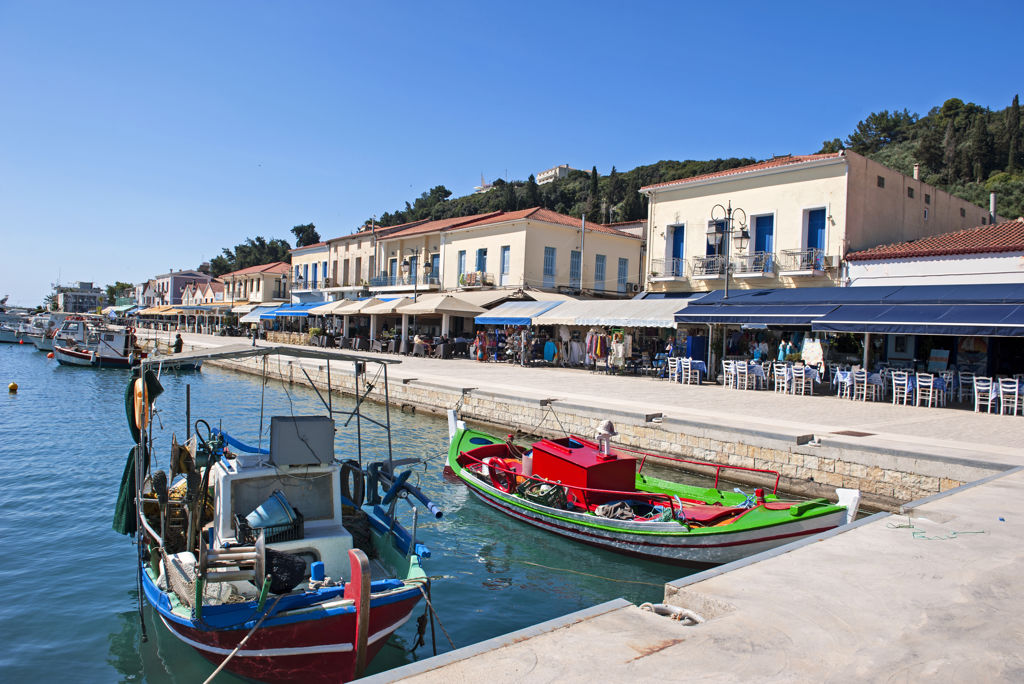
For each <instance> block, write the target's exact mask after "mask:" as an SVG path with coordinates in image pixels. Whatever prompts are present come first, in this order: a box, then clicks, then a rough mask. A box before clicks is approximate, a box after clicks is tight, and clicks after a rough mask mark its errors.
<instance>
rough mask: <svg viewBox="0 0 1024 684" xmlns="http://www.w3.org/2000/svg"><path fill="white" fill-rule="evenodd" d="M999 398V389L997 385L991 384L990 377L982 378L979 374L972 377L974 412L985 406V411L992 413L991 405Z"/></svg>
mask: <svg viewBox="0 0 1024 684" xmlns="http://www.w3.org/2000/svg"><path fill="white" fill-rule="evenodd" d="M998 398H999V390H998V389H997V386H996V385H994V384H993V382H992V378H984V377H981V376H975V377H974V412H975V413H979V412H980V411H981V407H982V406H984V407H985V411H986V412H988V413H992V405H993V404H995V403H996V400H997V399H998Z"/></svg>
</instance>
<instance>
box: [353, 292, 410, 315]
mask: <svg viewBox="0 0 1024 684" xmlns="http://www.w3.org/2000/svg"><path fill="white" fill-rule="evenodd" d="M410 304H412V297H399V298H398V299H392V300H390V301H387V302H378V303H376V304H374V305H373V306H364V307H362V308H360V309H359V313H360V314H362V315H364V316H365V315H371V314H377V315H380V314H384V315H388V314H395V313H402V308H403V307H406V306H409V305H410Z"/></svg>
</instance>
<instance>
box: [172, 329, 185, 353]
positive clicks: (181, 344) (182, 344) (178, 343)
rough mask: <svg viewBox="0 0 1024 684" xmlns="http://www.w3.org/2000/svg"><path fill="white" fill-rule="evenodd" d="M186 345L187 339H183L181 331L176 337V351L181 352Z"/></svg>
mask: <svg viewBox="0 0 1024 684" xmlns="http://www.w3.org/2000/svg"><path fill="white" fill-rule="evenodd" d="M184 347H185V341H184V340H182V339H181V333H178V334H177V335H175V337H174V353H175V354H180V353H181V350H182V349H183V348H184Z"/></svg>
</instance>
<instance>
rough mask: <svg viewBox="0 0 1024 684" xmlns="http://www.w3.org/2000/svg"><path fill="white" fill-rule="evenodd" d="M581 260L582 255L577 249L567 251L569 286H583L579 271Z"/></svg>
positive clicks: (581, 275)
mask: <svg viewBox="0 0 1024 684" xmlns="http://www.w3.org/2000/svg"><path fill="white" fill-rule="evenodd" d="M582 260H583V255H582V254H580V251H579V250H578V249H574V250H572V251H571V252H569V285H570V286H571V287H576V288H581V287H583V283H582V280H583V274H582V273H581V270H582V269H581V266H582V264H583V261H582Z"/></svg>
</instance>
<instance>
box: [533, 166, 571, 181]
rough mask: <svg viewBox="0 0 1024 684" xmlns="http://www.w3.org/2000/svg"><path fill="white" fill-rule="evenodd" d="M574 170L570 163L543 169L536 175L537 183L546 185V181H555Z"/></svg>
mask: <svg viewBox="0 0 1024 684" xmlns="http://www.w3.org/2000/svg"><path fill="white" fill-rule="evenodd" d="M570 171H572V169H571V168H569V165H568V164H559V165H558V166H555V167H553V168H550V169H547V170H545V171H541V172H540V173H538V174H537V175H536V176H535V179H536V181H537V185H544V184H545V183H553V182H554V181H556V180H558V179H559V178H566V177H567V176H568V175H569V172H570Z"/></svg>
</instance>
